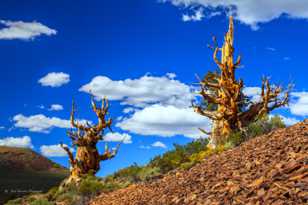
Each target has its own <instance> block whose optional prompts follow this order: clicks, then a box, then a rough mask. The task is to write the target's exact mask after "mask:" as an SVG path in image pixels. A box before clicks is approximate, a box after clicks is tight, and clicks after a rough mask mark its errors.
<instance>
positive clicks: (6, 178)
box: [0, 146, 69, 204]
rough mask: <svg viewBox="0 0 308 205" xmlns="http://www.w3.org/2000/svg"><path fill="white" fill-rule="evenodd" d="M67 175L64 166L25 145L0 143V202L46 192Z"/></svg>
mask: <svg viewBox="0 0 308 205" xmlns="http://www.w3.org/2000/svg"><path fill="white" fill-rule="evenodd" d="M68 174H69V171H68V169H66V168H64V167H62V166H60V165H59V164H56V163H54V162H52V161H51V160H49V159H47V158H46V157H44V156H42V155H40V154H38V153H36V152H34V151H33V150H31V149H29V148H17V147H6V146H0V204H3V203H4V202H5V201H7V200H9V199H13V198H16V197H20V196H23V195H27V194H30V193H32V192H46V191H47V190H49V189H50V188H51V187H53V186H57V185H58V184H59V183H60V182H61V181H62V180H63V179H64V178H65V177H66V176H68Z"/></svg>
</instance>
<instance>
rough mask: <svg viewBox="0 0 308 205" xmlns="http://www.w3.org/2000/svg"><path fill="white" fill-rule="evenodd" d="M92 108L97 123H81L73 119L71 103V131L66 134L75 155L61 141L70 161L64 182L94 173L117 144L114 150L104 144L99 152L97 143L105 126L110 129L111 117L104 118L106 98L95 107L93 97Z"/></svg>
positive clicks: (101, 138) (109, 156) (78, 180)
mask: <svg viewBox="0 0 308 205" xmlns="http://www.w3.org/2000/svg"><path fill="white" fill-rule="evenodd" d="M91 103H92V109H93V111H94V112H95V114H96V116H97V118H98V123H97V124H96V125H90V124H89V123H86V125H83V124H81V123H79V122H76V121H75V117H74V115H75V105H74V103H73V106H72V111H71V117H70V122H71V125H72V128H74V130H73V129H72V130H71V131H68V132H67V134H68V136H69V137H70V138H71V140H72V144H73V147H74V148H76V155H75V157H74V155H73V153H72V152H71V150H70V149H69V148H68V146H66V145H63V144H62V143H61V146H62V148H63V149H64V150H65V151H66V152H67V154H68V156H69V161H70V165H71V168H70V176H69V178H68V179H67V180H66V181H65V183H64V184H69V183H72V182H73V183H79V182H80V180H81V179H82V178H83V177H84V176H86V175H89V174H91V175H95V174H96V173H97V172H98V171H99V169H100V162H101V161H104V160H108V159H111V158H113V157H114V156H115V155H116V153H117V151H118V148H119V146H118V147H117V148H116V149H114V150H112V151H111V150H109V149H108V146H107V144H106V146H105V151H104V153H103V154H99V152H98V148H97V143H98V142H99V141H101V140H103V132H104V130H105V129H106V128H109V129H110V126H111V124H112V120H111V119H106V118H107V115H108V108H109V104H108V100H107V99H106V98H104V99H103V101H102V105H101V107H97V105H96V103H95V102H94V100H93V98H92V100H91Z"/></svg>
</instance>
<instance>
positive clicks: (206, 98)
mask: <svg viewBox="0 0 308 205" xmlns="http://www.w3.org/2000/svg"><path fill="white" fill-rule="evenodd" d="M233 35H234V26H233V18H232V17H230V23H229V30H228V32H227V33H226V35H225V38H224V40H225V41H224V44H223V46H222V47H221V48H219V47H218V45H217V43H216V39H215V38H214V46H213V47H210V48H212V49H213V51H214V54H213V59H214V61H215V63H216V64H217V66H218V68H219V72H217V73H212V72H209V73H208V74H207V75H206V76H205V77H204V79H202V80H200V87H201V91H200V93H199V94H200V95H201V96H202V98H203V103H201V105H193V107H194V110H195V111H196V112H197V113H199V114H201V115H203V116H206V117H208V118H210V119H211V120H212V121H213V126H212V131H211V132H210V138H211V139H212V142H213V143H214V144H215V145H217V144H220V143H222V142H224V141H225V140H226V139H227V138H228V136H229V135H230V133H231V132H232V131H234V130H241V129H243V127H245V126H247V124H249V123H250V122H252V121H254V120H256V119H257V118H259V117H261V116H262V115H264V114H267V113H269V112H270V111H272V110H273V109H275V108H278V107H281V106H284V105H286V104H287V103H288V100H289V90H287V91H286V92H285V94H284V95H283V96H281V94H282V93H283V90H282V88H281V87H280V86H271V85H270V83H269V79H268V78H264V79H263V82H262V93H261V100H260V102H257V103H253V102H251V101H249V99H248V98H247V97H246V96H244V94H243V92H242V89H243V86H244V84H243V81H242V80H241V79H239V80H237V79H236V77H235V71H236V69H237V68H239V67H240V63H241V57H240V56H239V57H238V58H237V60H236V61H235V60H234V47H233ZM219 51H220V52H221V57H220V59H219V58H218V57H217V54H218V52H219ZM246 101H248V102H246ZM202 104H203V105H202ZM204 104H206V105H209V104H214V105H216V108H215V109H214V110H211V109H209V107H208V106H207V107H206V106H204ZM245 106H247V108H246V109H244V107H245ZM201 131H203V130H202V129H201ZM203 132H204V133H207V134H209V133H208V132H206V131H203Z"/></svg>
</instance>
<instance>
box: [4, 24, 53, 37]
mask: <svg viewBox="0 0 308 205" xmlns="http://www.w3.org/2000/svg"><path fill="white" fill-rule="evenodd" d="M0 24H2V25H4V26H5V27H4V28H2V29H0V39H4V40H13V39H20V40H33V39H34V38H36V37H38V36H41V35H47V36H51V35H56V34H57V31H56V30H54V29H51V28H49V27H47V26H45V25H43V24H41V23H39V22H36V21H33V22H23V21H5V20H1V21H0Z"/></svg>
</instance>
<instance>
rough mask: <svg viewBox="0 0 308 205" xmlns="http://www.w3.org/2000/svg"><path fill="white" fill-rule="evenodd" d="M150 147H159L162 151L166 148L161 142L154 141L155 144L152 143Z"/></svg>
mask: <svg viewBox="0 0 308 205" xmlns="http://www.w3.org/2000/svg"><path fill="white" fill-rule="evenodd" d="M152 147H160V148H164V149H166V148H167V146H166V145H165V144H164V143H162V142H161V141H156V142H154V143H153V144H152Z"/></svg>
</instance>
